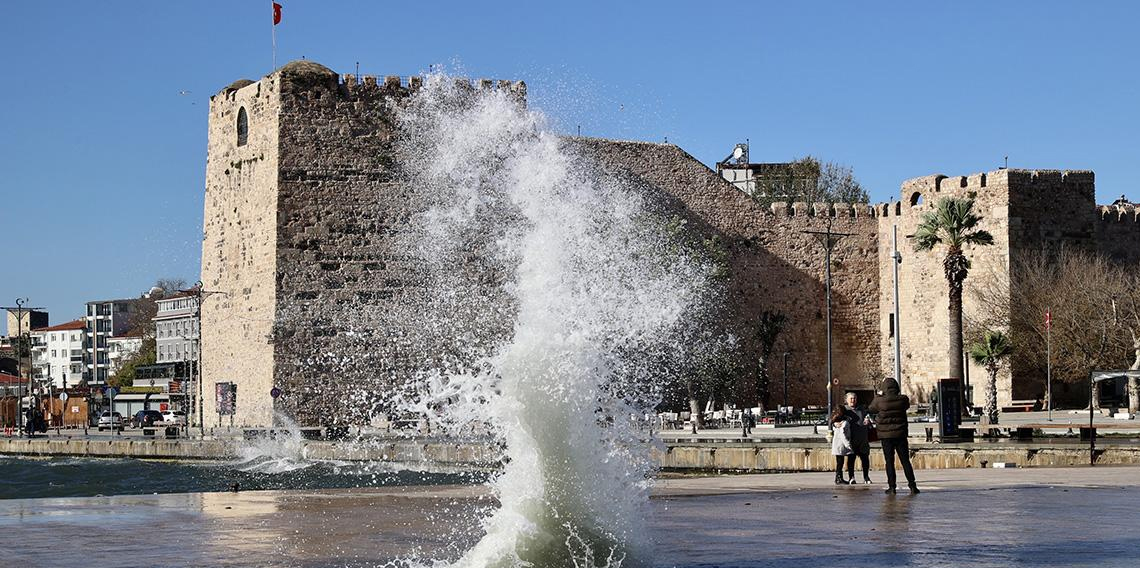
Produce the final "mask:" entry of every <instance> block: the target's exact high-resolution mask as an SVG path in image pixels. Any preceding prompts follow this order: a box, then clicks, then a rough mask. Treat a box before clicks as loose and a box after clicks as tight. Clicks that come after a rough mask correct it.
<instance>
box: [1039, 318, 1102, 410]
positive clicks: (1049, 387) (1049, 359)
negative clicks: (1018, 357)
mask: <svg viewBox="0 0 1140 568" xmlns="http://www.w3.org/2000/svg"><path fill="white" fill-rule="evenodd" d="M1052 336H1053V310H1052V309H1051V308H1045V406H1046V407H1047V408H1048V409H1049V419H1048V420H1049V422H1052V421H1053V337H1052ZM1089 405H1090V406H1092V399H1089Z"/></svg>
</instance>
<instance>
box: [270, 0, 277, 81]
mask: <svg viewBox="0 0 1140 568" xmlns="http://www.w3.org/2000/svg"><path fill="white" fill-rule="evenodd" d="M274 4H275V2H273V0H270V2H269V13H270V14H273V17H271V18H269V25H270V27H271V28H272V36H273V71H276V70H277V6H274Z"/></svg>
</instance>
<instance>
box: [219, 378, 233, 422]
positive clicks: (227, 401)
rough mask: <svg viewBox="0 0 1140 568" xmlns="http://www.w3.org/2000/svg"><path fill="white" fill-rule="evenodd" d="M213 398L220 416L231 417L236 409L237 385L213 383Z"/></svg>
mask: <svg viewBox="0 0 1140 568" xmlns="http://www.w3.org/2000/svg"><path fill="white" fill-rule="evenodd" d="M214 398H215V401H216V402H217V405H218V414H219V415H220V416H233V415H234V410H235V409H236V408H237V385H236V384H234V383H214Z"/></svg>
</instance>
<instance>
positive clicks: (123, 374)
mask: <svg viewBox="0 0 1140 568" xmlns="http://www.w3.org/2000/svg"><path fill="white" fill-rule="evenodd" d="M155 361H157V357H156V348H155V340H154V337H143V342H142V347H140V348H139V350H138V351H136V352H135V354H134V355H132V356H131V358H130V359H127V360H126V361H124V362H123V364H122V366H120V367H119V368H118V370H116V371H115V374H113V375H111V378H110V379H108V380H107V382H108V383H110V384H111V386H113V387H129V386H131V385H133V384H134V381H135V377H136V372H137V368H138V367H141V366H143V365H153V364H154V363H155Z"/></svg>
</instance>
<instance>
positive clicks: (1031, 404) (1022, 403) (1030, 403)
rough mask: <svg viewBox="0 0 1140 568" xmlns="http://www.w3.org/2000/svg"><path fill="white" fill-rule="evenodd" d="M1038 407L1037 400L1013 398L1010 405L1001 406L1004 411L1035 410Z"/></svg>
mask: <svg viewBox="0 0 1140 568" xmlns="http://www.w3.org/2000/svg"><path fill="white" fill-rule="evenodd" d="M1034 408H1037V401H1036V400H1011V401H1009V405H1008V406H1003V407H1001V411H1002V412H1033V409H1034Z"/></svg>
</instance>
